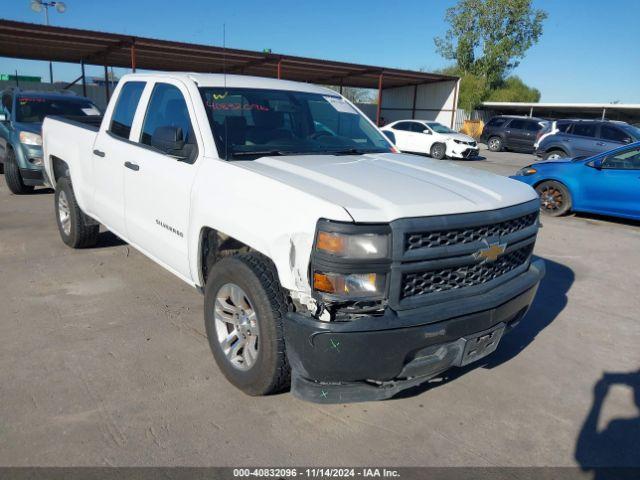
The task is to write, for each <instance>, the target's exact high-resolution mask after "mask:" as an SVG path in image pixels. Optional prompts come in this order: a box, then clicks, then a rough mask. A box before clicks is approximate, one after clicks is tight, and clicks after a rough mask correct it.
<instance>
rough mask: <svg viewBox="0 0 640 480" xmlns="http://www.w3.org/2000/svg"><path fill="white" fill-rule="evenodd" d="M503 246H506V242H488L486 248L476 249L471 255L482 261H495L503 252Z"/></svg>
mask: <svg viewBox="0 0 640 480" xmlns="http://www.w3.org/2000/svg"><path fill="white" fill-rule="evenodd" d="M505 248H507V244H506V243H490V244H488V246H487V248H483V249H482V250H478V251H477V252H476V253H474V254H473V256H474V257H476V259H480V260H482V263H484V262H495V261H496V260H497V259H498V257H499V256H500V255H502V254H503V253H504V250H505Z"/></svg>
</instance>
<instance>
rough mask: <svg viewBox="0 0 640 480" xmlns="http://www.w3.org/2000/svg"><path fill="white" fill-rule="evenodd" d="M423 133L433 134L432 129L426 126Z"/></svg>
mask: <svg viewBox="0 0 640 480" xmlns="http://www.w3.org/2000/svg"><path fill="white" fill-rule="evenodd" d="M422 133H424V134H425V135H431V130H429V129H428V128H425V129H424V130H423V131H422Z"/></svg>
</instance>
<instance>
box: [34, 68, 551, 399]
mask: <svg viewBox="0 0 640 480" xmlns="http://www.w3.org/2000/svg"><path fill="white" fill-rule="evenodd" d="M43 143H44V145H43V148H44V159H45V169H46V174H47V177H48V179H49V181H50V182H51V184H52V185H53V186H54V187H55V190H56V194H55V203H56V212H57V222H58V227H59V230H60V235H61V237H62V240H63V241H64V242H65V243H66V244H67V245H69V246H70V247H73V248H79V247H90V246H92V245H94V244H95V243H96V242H97V241H98V239H99V224H102V225H104V226H105V227H106V228H108V229H109V230H111V231H112V232H114V233H115V234H116V235H118V236H119V237H121V238H122V239H124V240H126V241H127V242H129V243H130V244H131V245H133V246H134V247H136V248H137V249H139V250H140V251H141V252H142V253H144V254H145V255H147V256H148V257H149V258H151V259H152V260H154V261H155V262H157V263H158V264H160V265H162V266H163V267H165V268H166V269H167V270H169V271H171V272H173V273H174V274H175V275H177V276H178V277H180V278H181V279H182V280H184V281H185V282H187V283H189V284H191V285H193V286H194V287H196V288H197V289H199V290H200V291H202V292H203V293H204V321H205V326H206V331H207V334H208V337H209V343H210V345H211V350H212V352H213V355H214V357H215V360H216V362H217V363H218V365H219V367H220V369H221V370H222V372H223V373H224V375H225V376H226V377H227V378H228V379H229V381H230V382H232V383H233V384H234V385H236V386H237V387H239V388H240V389H242V390H243V391H245V392H247V393H249V394H252V395H263V394H269V393H273V392H277V391H281V390H283V389H286V388H288V387H289V385H291V390H292V392H293V393H294V394H295V395H297V396H299V397H301V398H304V399H307V400H310V401H315V402H349V401H361V400H371V399H382V398H388V397H391V396H393V395H395V394H396V393H397V392H399V391H400V390H402V389H405V388H408V387H411V386H414V385H417V384H419V383H422V382H425V381H426V380H428V379H429V378H432V377H434V376H436V375H438V374H440V373H441V372H443V371H444V370H447V369H448V368H450V367H452V366H462V365H466V364H468V363H471V362H473V361H475V360H478V359H480V358H482V357H484V356H486V355H488V354H489V353H491V352H492V351H494V350H495V349H496V347H497V345H498V342H499V340H500V338H501V337H502V335H503V333H505V332H507V331H508V330H510V329H511V328H512V327H514V326H515V325H516V324H517V323H518V322H519V321H520V320H521V319H522V317H523V316H524V315H525V313H526V311H527V309H528V307H529V305H530V304H531V302H532V300H533V298H534V295H535V292H536V290H537V287H538V284H539V282H540V279H541V278H542V276H543V274H544V264H543V262H542V261H541V260H536V259H534V258H533V257H532V252H533V246H534V243H535V240H536V235H537V231H538V227H539V225H538V208H539V202H538V198H537V197H536V194H535V192H534V190H533V189H532V188H530V187H529V186H527V185H525V184H523V183H520V182H516V181H513V180H510V179H508V178H505V177H500V176H497V175H492V174H490V173H486V172H482V171H479V170H472V169H466V168H462V167H459V166H456V165H452V164H443V163H441V162H438V161H434V160H430V159H425V158H422V157H419V156H413V155H406V154H401V153H398V152H397V151H396V150H395V148H394V147H393V146H392V145H391V144H390V143H389V141H388V140H387V139H386V137H385V136H384V135H383V134H382V133H381V132H380V130H379V129H378V128H377V127H376V126H375V125H374V124H373V123H372V122H371V121H370V120H369V119H368V118H366V117H365V116H364V115H363V114H362V113H361V112H360V111H359V110H358V109H357V108H356V107H354V106H353V105H352V104H351V103H350V102H349V101H347V100H345V99H344V98H343V97H341V96H340V95H338V94H336V93H335V92H334V91H332V90H328V89H326V88H322V87H319V86H314V85H310V84H303V83H296V82H288V81H279V80H274V79H266V78H257V77H246V76H233V75H226V76H223V75H200V74H186V73H167V74H132V75H126V76H125V77H123V78H122V80H121V81H120V82H119V84H118V86H117V88H116V89H115V91H114V95H113V98H112V99H111V102H110V103H109V106H108V108H107V109H106V112H105V115H104V119H103V120H102V124H101V126H100V127H99V128H96V127H95V126H92V125H88V124H87V125H84V124H81V123H76V122H73V121H70V120H65V119H62V118H55V117H51V118H47V119H46V120H45V122H44V126H43Z"/></svg>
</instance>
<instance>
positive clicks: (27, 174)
mask: <svg viewBox="0 0 640 480" xmlns="http://www.w3.org/2000/svg"><path fill="white" fill-rule="evenodd" d="M20 176H21V177H22V182H23V183H24V184H25V185H32V186H34V187H38V186H40V185H44V175H43V174H42V170H33V169H30V168H21V169H20Z"/></svg>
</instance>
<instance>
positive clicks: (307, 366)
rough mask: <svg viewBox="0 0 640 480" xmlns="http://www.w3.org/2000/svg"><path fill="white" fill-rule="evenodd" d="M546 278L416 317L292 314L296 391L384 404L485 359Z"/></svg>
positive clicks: (539, 273) (322, 398) (324, 399)
mask: <svg viewBox="0 0 640 480" xmlns="http://www.w3.org/2000/svg"><path fill="white" fill-rule="evenodd" d="M543 275H544V263H543V262H542V261H541V260H537V261H535V262H533V263H532V264H531V267H530V268H529V270H527V271H526V272H525V273H523V274H522V275H520V276H519V277H516V278H514V279H512V280H510V281H509V282H507V283H506V284H504V285H501V286H499V287H496V288H495V289H493V290H491V291H490V292H488V293H486V294H483V295H476V296H474V297H469V298H467V299H465V301H460V300H458V301H456V302H455V304H452V305H446V304H440V305H434V306H432V307H429V308H427V309H416V310H415V311H411V312H406V311H405V312H401V313H396V312H394V311H393V310H391V309H387V310H386V311H385V313H384V315H383V316H378V317H363V318H359V319H357V320H354V321H351V322H333V323H330V322H321V321H317V320H314V319H311V318H309V317H306V316H303V315H300V314H295V313H290V314H289V315H288V317H287V322H286V327H285V337H286V345H287V355H288V358H289V362H290V364H291V368H292V380H291V390H292V392H293V394H294V395H296V396H297V397H300V398H302V399H304V400H308V401H312V402H318V403H346V402H357V401H366V400H381V399H385V398H390V397H392V396H394V395H395V394H396V393H398V392H400V391H401V390H404V389H406V388H410V387H412V386H415V385H418V384H420V383H423V382H425V381H427V380H429V379H430V378H433V377H434V376H436V375H438V374H440V373H442V372H444V371H445V370H448V369H449V368H451V367H453V366H462V365H465V364H467V363H470V362H471V361H474V360H477V359H479V358H482V357H483V356H485V355H486V354H489V353H491V352H492V351H493V350H495V348H496V346H497V343H498V341H499V339H500V336H501V335H502V333H503V332H505V331H508V330H510V329H511V328H512V327H513V326H515V325H516V324H517V323H518V322H519V321H520V320H521V319H522V317H523V316H524V314H525V313H526V311H527V309H528V308H529V306H530V305H531V302H532V301H533V298H534V296H535V293H536V290H537V288H538V284H539V282H540V279H541V278H542V277H543ZM463 312H464V313H463ZM443 316H444V318H443ZM376 325H378V328H376ZM393 325H397V326H398V328H393ZM380 326H384V328H381V327H380Z"/></svg>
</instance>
